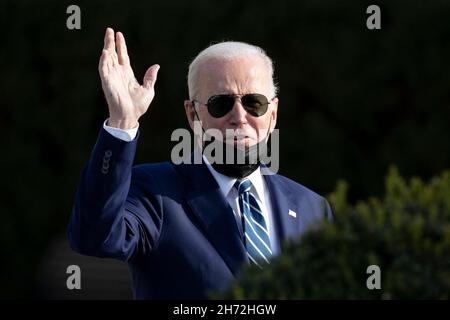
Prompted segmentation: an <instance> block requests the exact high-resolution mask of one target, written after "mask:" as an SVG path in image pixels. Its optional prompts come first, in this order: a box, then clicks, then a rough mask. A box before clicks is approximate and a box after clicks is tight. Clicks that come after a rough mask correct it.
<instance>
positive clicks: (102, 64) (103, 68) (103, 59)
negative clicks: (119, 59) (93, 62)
mask: <svg viewBox="0 0 450 320" xmlns="http://www.w3.org/2000/svg"><path fill="white" fill-rule="evenodd" d="M108 58H109V52H108V50H105V49H103V51H102V55H101V56H100V61H99V63H98V70H99V72H100V75H101V76H102V77H106V76H107V75H108V65H107V59H108Z"/></svg>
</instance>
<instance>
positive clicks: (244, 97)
mask: <svg viewBox="0 0 450 320" xmlns="http://www.w3.org/2000/svg"><path fill="white" fill-rule="evenodd" d="M158 70H159V66H158V65H153V66H151V67H150V68H149V69H148V70H147V72H146V73H145V76H144V81H143V85H139V83H138V82H137V81H136V80H135V78H134V75H133V71H132V69H131V67H130V61H129V58H128V54H127V49H126V44H125V39H124V37H123V35H122V34H121V33H120V32H118V33H117V34H116V36H114V31H113V30H112V29H110V28H108V29H107V30H106V34H105V43H104V49H103V52H102V55H101V58H100V64H99V72H100V77H101V81H102V87H103V91H104V94H105V97H106V100H107V103H108V108H109V118H108V119H107V121H105V123H104V125H103V128H102V129H101V131H100V134H99V137H98V140H97V143H96V145H95V147H94V150H93V152H92V154H91V158H90V160H89V162H88V164H87V166H86V167H85V168H84V170H83V173H82V177H81V181H80V184H79V187H78V190H77V195H76V201H75V205H74V208H73V212H72V216H71V219H70V223H69V228H68V237H69V241H70V244H71V246H72V248H73V249H74V250H75V251H77V252H79V253H81V254H86V255H92V256H97V257H108V258H116V259H120V260H123V261H126V262H127V263H128V264H129V267H130V271H131V274H132V279H133V292H134V296H135V298H138V299H145V298H206V297H207V294H208V292H210V291H218V290H224V289H226V288H227V286H228V285H229V284H230V282H231V281H232V280H233V279H234V278H235V277H236V276H237V275H238V274H239V270H240V268H241V267H242V265H243V264H247V263H251V264H253V265H255V266H256V267H257V268H264V267H265V266H266V265H267V264H269V263H270V259H271V258H272V257H273V256H276V255H278V254H279V253H280V250H281V246H280V244H281V243H282V242H283V241H285V240H286V239H292V238H296V237H298V236H299V235H301V234H302V233H304V232H305V230H306V229H307V228H308V227H309V226H311V225H312V224H313V223H314V222H316V221H321V220H323V219H331V216H332V213H331V210H330V207H329V205H328V203H327V201H326V200H325V199H324V198H322V197H321V196H319V195H317V194H315V193H314V192H312V191H310V190H309V189H307V188H305V187H303V186H301V185H300V184H297V183H296V182H293V181H292V180H289V179H287V178H285V177H283V176H280V175H262V174H261V171H262V170H261V165H260V161H259V160H258V159H257V160H256V161H246V162H245V163H243V164H242V163H220V161H219V162H218V163H214V161H211V158H208V157H206V156H204V155H203V157H202V156H200V158H201V159H202V160H203V161H201V163H200V164H194V163H184V164H178V165H175V164H173V163H170V162H165V163H158V164H145V165H139V166H136V167H133V158H134V155H135V151H136V146H137V139H138V121H139V118H140V117H141V116H142V115H143V114H144V113H145V112H146V111H147V108H148V107H149V105H150V103H151V101H152V99H153V97H154V95H155V90H154V85H155V81H156V78H157V73H158ZM188 87H189V95H190V97H189V100H186V101H185V103H184V107H185V111H186V115H187V118H188V120H189V123H190V126H191V128H193V127H194V121H195V120H198V121H200V123H201V126H202V129H203V130H205V132H206V131H208V130H210V129H216V130H218V131H219V132H220V133H222V134H223V136H225V137H228V136H227V135H228V133H227V130H230V129H233V130H236V132H238V134H236V135H234V136H233V137H232V139H231V141H230V139H226V138H224V139H223V141H222V144H223V145H224V146H227V147H231V149H232V150H238V149H239V150H247V151H248V150H253V149H252V148H253V147H255V146H261V145H264V144H265V143H266V142H267V138H268V135H269V134H270V132H272V131H273V130H274V128H275V124H276V120H277V110H278V98H277V97H276V87H275V85H274V82H273V67H272V62H271V60H270V59H269V58H268V57H267V56H266V55H265V53H264V51H263V50H262V49H260V48H258V47H255V46H251V45H248V44H244V43H238V42H225V43H220V44H216V45H213V46H211V47H209V48H207V49H205V50H204V51H202V52H201V53H200V54H199V55H198V56H197V57H196V58H195V59H194V61H193V62H192V63H191V65H190V68H189V74H188ZM207 145H209V144H208V143H204V144H203V145H201V148H205V147H206V146H207ZM196 152H199V151H196ZM201 152H202V150H200V153H201ZM194 153H195V152H194ZM248 155H249V153H248V152H247V153H245V159H246V160H248V158H249V157H248Z"/></svg>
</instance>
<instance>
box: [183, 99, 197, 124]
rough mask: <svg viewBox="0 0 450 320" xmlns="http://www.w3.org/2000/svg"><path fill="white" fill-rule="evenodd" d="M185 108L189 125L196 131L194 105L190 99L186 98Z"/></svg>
mask: <svg viewBox="0 0 450 320" xmlns="http://www.w3.org/2000/svg"><path fill="white" fill-rule="evenodd" d="M184 110H185V111H186V117H187V119H188V121H189V126H190V127H191V129H192V131H194V120H195V112H194V105H193V103H192V101H190V100H184Z"/></svg>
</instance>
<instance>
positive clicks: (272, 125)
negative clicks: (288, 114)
mask: <svg viewBox="0 0 450 320" xmlns="http://www.w3.org/2000/svg"><path fill="white" fill-rule="evenodd" d="M270 105H271V111H270V117H271V123H270V133H272V132H273V129H275V126H276V124H277V113H278V98H277V97H275V98H274V99H273V100H272V102H271V103H270Z"/></svg>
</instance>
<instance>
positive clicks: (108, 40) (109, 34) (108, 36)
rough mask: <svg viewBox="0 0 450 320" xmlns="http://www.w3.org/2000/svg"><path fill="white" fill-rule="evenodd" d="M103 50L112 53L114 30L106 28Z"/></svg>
mask: <svg viewBox="0 0 450 320" xmlns="http://www.w3.org/2000/svg"><path fill="white" fill-rule="evenodd" d="M103 43H104V45H103V49H105V50H108V51H114V48H115V44H114V30H113V29H111V28H106V32H105V39H104V41H103Z"/></svg>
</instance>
